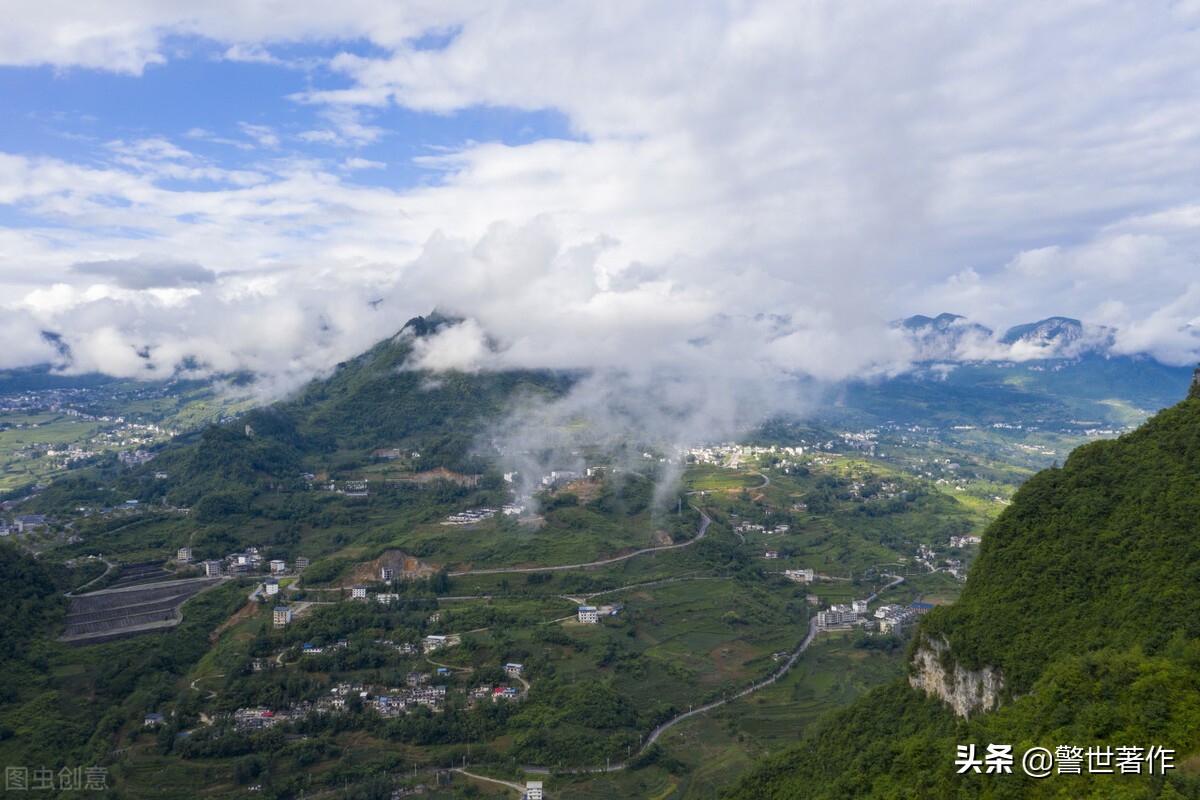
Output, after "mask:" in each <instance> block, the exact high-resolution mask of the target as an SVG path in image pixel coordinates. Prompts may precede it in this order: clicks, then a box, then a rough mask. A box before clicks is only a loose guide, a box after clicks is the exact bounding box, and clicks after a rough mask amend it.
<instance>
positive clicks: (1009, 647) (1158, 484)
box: [726, 383, 1200, 798]
mask: <svg viewBox="0 0 1200 800" xmlns="http://www.w3.org/2000/svg"><path fill="white" fill-rule="evenodd" d="M1198 387H1200V384H1197V383H1193V385H1192V387H1191V390H1190V391H1189V393H1188V397H1187V399H1185V400H1184V401H1182V402H1181V403H1179V404H1178V405H1176V406H1174V407H1172V408H1169V409H1166V410H1164V411H1162V412H1160V413H1159V414H1158V415H1156V416H1155V417H1153V418H1152V419H1150V420H1149V421H1148V422H1147V423H1146V424H1144V425H1143V426H1142V427H1140V428H1138V429H1137V430H1135V431H1133V432H1131V433H1129V434H1126V435H1124V436H1122V437H1120V438H1119V439H1116V440H1108V441H1098V442H1094V443H1091V444H1088V445H1085V446H1083V447H1080V448H1078V449H1077V450H1075V451H1074V452H1073V453H1072V454H1071V456H1070V457H1069V458H1068V459H1067V461H1066V463H1065V464H1063V465H1062V467H1060V468H1052V469H1048V470H1045V471H1043V472H1041V473H1039V474H1037V475H1035V476H1034V477H1033V478H1031V479H1030V480H1029V481H1028V482H1027V483H1026V484H1025V485H1024V486H1023V487H1022V488H1021V489H1020V490H1018V492H1017V493H1016V495H1015V496H1014V498H1013V502H1012V505H1011V506H1010V507H1009V508H1008V509H1006V510H1005V511H1004V513H1003V514H1001V516H1000V517H999V518H998V519H997V520H996V521H995V522H994V523H993V524H992V525H991V526H990V527H989V529H988V530H987V532H986V533H985V534H984V537H983V545H982V547H981V551H980V555H979V558H978V560H977V561H976V563H975V565H974V566H973V568H972V571H971V574H970V577H969V579H968V581H967V584H966V586H965V588H964V590H963V593H962V595H961V597H960V599H959V600H958V601H957V602H956V603H954V604H953V605H951V606H947V607H943V608H938V609H935V610H934V611H932V612H931V613H930V614H929V615H928V616H927V617H926V618H925V620H924V621H923V623H922V626H921V629H920V633H919V635H918V637H917V639H916V641H918V642H919V641H921V640H922V639H929V638H933V637H939V638H944V639H945V640H946V641H947V642H948V643H949V644H950V649H949V653H948V654H947V655H946V656H945V659H944V661H945V663H944V664H943V666H944V667H946V668H947V669H948V670H949V669H953V668H954V667H955V665H960V666H962V667H964V668H966V669H968V670H976V669H980V668H982V667H984V666H992V667H998V668H999V669H1000V670H1001V671H1002V673H1003V675H1004V677H1005V688H1004V693H1003V696H1002V697H1001V698H1000V699H1001V705H1000V708H999V709H998V710H996V711H993V712H990V713H986V714H981V715H978V716H973V717H972V718H971V719H970V720H962V719H959V718H958V717H956V716H955V715H954V714H953V712H951V711H950V710H949V709H948V708H946V707H945V706H943V705H942V703H941V702H940V701H938V700H936V699H933V698H929V697H926V696H925V695H924V694H923V693H921V692H919V691H917V690H914V689H912V688H910V687H909V686H908V684H907V682H906V681H904V680H899V681H896V682H895V683H893V684H890V685H888V686H887V687H884V688H880V689H877V690H875V691H873V692H871V693H869V694H868V695H866V696H864V697H863V698H861V699H859V700H858V701H857V702H855V703H854V704H852V705H851V706H850V707H848V708H846V709H844V710H842V711H840V712H838V713H836V714H834V715H833V716H832V717H831V718H829V719H827V720H826V722H825V723H824V725H823V726H821V727H820V729H819V730H816V731H814V732H813V733H811V734H810V735H809V736H808V737H806V738H805V739H804V740H803V741H802V742H801V743H800V744H798V745H797V746H796V747H794V748H792V749H791V750H789V751H787V752H785V753H782V754H779V755H776V756H773V757H771V758H769V759H768V760H766V761H765V762H763V763H762V764H761V765H760V766H759V767H758V768H757V769H756V770H755V771H753V772H752V773H750V774H748V775H747V776H746V777H745V778H743V780H742V781H741V782H740V783H739V784H738V785H737V786H736V787H735V788H733V789H731V790H730V791H729V792H728V793H727V794H726V796H727V797H730V798H750V797H755V798H783V797H787V798H808V797H811V798H833V797H956V798H957V797H1059V796H1075V797H1078V796H1103V797H1123V798H1124V797H1180V796H1188V797H1195V796H1200V779H1198V778H1197V777H1196V776H1195V770H1194V769H1192V768H1191V767H1190V764H1189V758H1190V757H1191V756H1193V755H1194V753H1195V752H1196V751H1197V749H1198V742H1200V535H1198V534H1200V388H1198ZM971 743H974V744H976V745H977V747H978V748H979V750H980V751H983V750H984V748H985V747H986V745H987V744H989V743H995V744H1010V745H1012V746H1013V750H1014V752H1015V753H1017V754H1018V762H1017V763H1018V766H1017V768H1016V769H1014V770H1013V774H1000V775H987V774H982V775H980V774H975V773H973V772H968V773H966V774H960V773H959V772H958V766H957V765H956V764H955V758H956V752H957V751H956V748H957V747H958V746H959V745H968V744H971ZM1059 745H1068V746H1079V747H1082V748H1084V749H1085V750H1086V749H1087V748H1091V747H1098V748H1103V747H1111V748H1113V749H1114V750H1115V748H1117V747H1142V748H1147V749H1148V748H1150V747H1153V746H1157V747H1164V748H1171V749H1173V750H1174V751H1175V757H1174V763H1175V765H1176V768H1174V769H1169V770H1166V771H1165V773H1164V774H1157V772H1156V774H1154V775H1149V774H1146V772H1147V770H1146V769H1145V765H1143V770H1142V772H1143V774H1141V775H1121V774H1111V775H1107V774H1093V773H1089V772H1088V771H1086V770H1085V771H1084V772H1083V774H1080V775H1073V774H1071V775H1057V774H1055V775H1051V776H1050V777H1048V778H1045V779H1041V780H1038V779H1034V778H1030V777H1028V776H1026V775H1024V774H1022V772H1021V769H1020V767H1019V757H1020V754H1021V753H1023V752H1024V751H1025V750H1026V749H1028V748H1029V747H1033V746H1040V747H1046V748H1048V749H1050V750H1051V751H1054V749H1055V748H1056V747H1057V746H1059Z"/></svg>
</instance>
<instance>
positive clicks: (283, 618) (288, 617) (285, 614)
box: [273, 606, 292, 628]
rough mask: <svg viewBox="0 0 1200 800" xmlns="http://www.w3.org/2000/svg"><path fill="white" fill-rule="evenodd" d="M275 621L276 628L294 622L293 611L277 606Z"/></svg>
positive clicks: (274, 615)
mask: <svg viewBox="0 0 1200 800" xmlns="http://www.w3.org/2000/svg"><path fill="white" fill-rule="evenodd" d="M273 619H274V622H275V627H276V628H282V627H283V626H284V625H287V624H288V623H289V622H291V621H292V610H291V609H290V608H288V607H287V606H275V612H274V614H273Z"/></svg>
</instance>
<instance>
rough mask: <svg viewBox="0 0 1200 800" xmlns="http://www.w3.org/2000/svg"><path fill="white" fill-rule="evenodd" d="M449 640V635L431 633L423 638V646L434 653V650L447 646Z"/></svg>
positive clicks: (428, 651) (425, 649) (427, 651)
mask: <svg viewBox="0 0 1200 800" xmlns="http://www.w3.org/2000/svg"><path fill="white" fill-rule="evenodd" d="M448 641H449V637H447V636H435V635H430V636H426V637H425V638H424V639H422V640H421V647H422V648H423V649H424V651H425V652H426V653H432V652H433V651H434V650H438V649H440V648H442V647H445V646H446V644H447V642H448Z"/></svg>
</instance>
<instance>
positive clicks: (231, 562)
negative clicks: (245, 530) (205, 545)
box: [175, 546, 309, 594]
mask: <svg viewBox="0 0 1200 800" xmlns="http://www.w3.org/2000/svg"><path fill="white" fill-rule="evenodd" d="M175 560H176V561H177V562H179V563H180V564H190V563H192V561H193V553H192V548H190V547H181V548H179V550H178V551H177V552H176V553H175ZM308 565H309V560H308V559H307V558H306V557H304V556H298V557H297V558H296V562H295V565H294V567H295V572H302V571H304V570H305V569H307V568H308ZM200 566H201V567H202V568H203V569H204V574H205V575H206V576H207V577H209V578H219V577H221V576H222V575H250V574H253V573H255V572H261V571H262V570H263V567H264V566H265V567H266V568H267V569H268V570H270V572H271V574H272V575H288V574H291V572H292V570H289V569H288V565H287V561H286V560H284V559H282V558H272V559H270V560H268V559H266V558H264V557H263V555H262V554H261V553H259V552H258V548H257V547H253V546H251V547H247V548H246V550H245V551H244V552H241V553H230V554H229V555H227V556H225V558H223V559H209V560H207V561H202V562H200ZM267 593H268V594H275V592H271V591H268V592H267Z"/></svg>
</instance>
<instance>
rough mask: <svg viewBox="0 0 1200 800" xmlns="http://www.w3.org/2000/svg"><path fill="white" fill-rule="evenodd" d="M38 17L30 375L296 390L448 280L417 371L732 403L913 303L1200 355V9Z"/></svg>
mask: <svg viewBox="0 0 1200 800" xmlns="http://www.w3.org/2000/svg"><path fill="white" fill-rule="evenodd" d="M5 9H6V14H5V24H4V25H3V26H2V27H0V97H2V98H3V102H2V103H0V120H2V122H3V124H2V125H0V343H2V344H3V347H0V368H8V367H17V366H26V365H31V364H37V363H44V362H51V363H56V364H58V365H59V366H61V367H63V368H65V369H67V370H70V371H75V372H86V371H92V370H98V371H103V372H107V373H110V374H114V375H123V376H137V377H147V378H156V377H166V376H169V375H171V374H173V373H174V372H175V371H176V370H177V369H178V368H179V367H180V365H186V366H187V367H188V368H190V369H192V370H193V372H194V373H195V374H200V373H206V372H211V373H221V372H229V371H233V370H251V371H254V372H255V373H257V374H259V375H261V376H263V379H262V381H261V382H260V384H259V385H260V386H261V387H263V390H264V391H266V392H273V393H281V392H285V391H287V390H288V389H289V388H292V387H295V386H296V385H298V384H299V383H301V382H302V381H304V380H306V379H308V378H310V377H312V376H313V375H319V374H322V373H323V372H324V371H327V370H328V369H330V368H331V367H332V365H334V364H335V363H337V362H338V361H341V360H344V359H346V358H348V357H350V356H353V355H354V354H356V353H358V352H361V351H363V350H365V349H366V348H367V347H369V346H370V345H371V344H372V343H374V342H375V341H378V340H379V339H381V338H384V337H386V336H389V335H391V334H393V333H395V332H396V331H397V330H398V329H399V328H400V326H401V325H403V323H404V322H405V320H407V319H408V318H410V317H412V316H414V315H416V314H425V313H428V312H430V311H432V310H433V309H435V308H438V309H442V310H444V311H446V312H448V313H451V314H454V315H457V316H460V317H462V318H463V319H464V322H462V323H461V324H459V325H457V326H454V327H452V328H450V329H448V330H446V331H444V332H443V333H442V334H440V335H438V336H437V337H435V338H434V339H431V340H429V341H426V342H423V343H422V344H421V346H420V348H419V349H418V352H417V353H416V355H415V357H414V358H415V361H414V365H415V366H422V367H430V368H434V369H443V368H456V369H466V370H478V369H495V368H505V367H514V366H516V367H552V368H571V369H585V370H591V371H593V373H594V374H596V375H618V376H620V379H619V380H618V381H615V382H612V381H608V382H604V381H601V382H599V383H598V384H597V385H596V386H594V387H592V388H593V389H594V390H595V391H597V392H599V393H605V392H607V393H610V394H613V393H615V395H614V397H613V400H614V402H616V400H617V398H619V396H621V395H622V394H623V393H624V391H625V390H627V389H629V390H633V391H651V390H652V391H653V392H654V393H657V394H658V395H660V396H665V397H668V398H670V399H668V400H667V401H666V404H667V406H668V407H670V408H678V407H681V406H687V407H689V408H691V407H709V406H711V407H713V408H719V409H723V411H722V412H721V413H722V414H725V415H726V416H729V415H733V414H735V413H737V412H736V411H734V410H732V409H736V408H738V407H739V403H740V402H741V399H740V398H739V397H737V396H734V395H736V394H737V393H736V392H734V393H730V392H714V391H713V390H712V387H711V381H712V379H713V378H719V379H720V380H722V381H725V382H727V383H728V382H739V385H741V386H743V387H747V386H748V387H752V389H753V391H755V392H760V393H772V392H778V391H781V390H780V389H779V386H780V385H781V384H780V381H781V380H782V379H784V378H791V377H801V378H805V379H814V380H817V381H832V382H836V381H840V380H844V379H847V378H853V377H872V376H880V375H891V374H897V373H899V372H903V371H904V370H906V369H907V368H909V366H910V365H911V364H912V363H913V361H914V360H915V359H917V358H918V357H919V356H920V352H919V347H918V346H917V345H914V343H913V342H912V341H910V340H909V339H908V338H906V337H905V335H904V334H903V332H902V331H899V330H897V329H896V328H894V327H893V326H892V325H891V324H890V323H892V322H893V321H894V320H897V319H899V318H903V317H907V316H909V315H913V314H927V315H930V316H933V315H936V314H938V313H941V312H952V313H956V314H961V315H964V316H966V317H967V318H969V319H970V320H972V321H974V322H978V323H980V324H982V325H986V326H988V327H989V328H991V329H993V330H995V331H997V332H998V333H1000V332H1003V330H1004V329H1006V328H1007V327H1008V326H1011V325H1015V324H1019V323H1025V322H1031V321H1034V320H1037V319H1041V318H1044V317H1047V316H1051V315H1065V316H1069V317H1074V318H1077V319H1081V320H1083V321H1084V322H1085V323H1087V324H1088V325H1089V326H1091V329H1092V330H1096V329H1098V327H1099V326H1105V327H1106V328H1107V331H1106V334H1105V335H1107V336H1109V337H1111V339H1112V342H1113V349H1114V351H1115V352H1118V353H1141V352H1145V353H1150V354H1151V355H1154V356H1155V357H1157V358H1159V359H1161V360H1163V361H1165V362H1168V363H1172V364H1189V363H1195V362H1196V361H1197V360H1200V258H1198V252H1200V251H1198V246H1200V192H1198V189H1200V32H1198V30H1200V28H1198V26H1200V2H1197V0H1180V2H1154V1H1151V2H1146V1H1144V0H1139V1H1138V2H1092V1H1088V2H1078V1H1076V0H1061V2H1055V3H1045V2H1041V1H1040V0H1039V1H1037V2H1022V0H1015V1H1014V2H1009V3H995V2H975V1H974V0H963V1H962V2H938V1H936V0H926V1H925V2H917V3H913V2H911V0H909V1H908V2H891V1H889V0H880V2H873V3H847V2H844V0H830V1H828V2H826V1H825V0H783V1H781V2H775V1H774V0H761V2H739V1H737V0H728V1H727V2H710V1H708V0H689V1H688V2H627V3H595V2H572V1H571V0H545V1H544V2H543V1H542V0H521V2H503V1H502V0H494V1H493V2H470V3H467V2H456V1H455V0H438V2H372V1H370V0H340V2H337V3H329V2H327V0H320V1H319V2H317V1H310V0H287V2H279V1H277V0H262V1H259V2H256V1H255V0H237V1H236V2H232V1H229V2H226V1H225V0H208V1H207V2H205V3H197V2H184V1H183V0H110V1H109V2H105V3H84V2H77V1H76V2H72V1H69V0H36V1H35V0H8V2H7V3H6V5H5ZM43 331H49V332H52V333H53V334H54V336H52V337H46V336H43V335H42V332H43ZM975 344H976V345H979V346H977V347H975V349H974V350H972V355H973V356H979V355H980V354H981V353H984V354H991V355H993V356H995V357H1005V356H1007V355H1011V354H1010V353H1006V352H1003V351H1002V349H1001V350H997V349H995V348H996V347H998V345H996V343H995V342H993V341H989V342H984V343H982V345H981V344H980V343H979V342H976V343H975ZM981 348H982V349H981ZM988 348H992V349H990V350H989V349H988ZM67 349H69V353H70V358H69V361H68V360H66V359H65V358H64V356H63V352H65V351H66V350H67ZM700 375H704V376H706V380H705V381H704V382H702V383H700V384H698V383H697V382H696V381H695V380H691V381H689V380H688V378H689V377H691V378H693V379H694V378H695V377H696V376H700ZM614 387H619V388H614ZM780 402H783V401H782V400H781V401H780Z"/></svg>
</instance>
